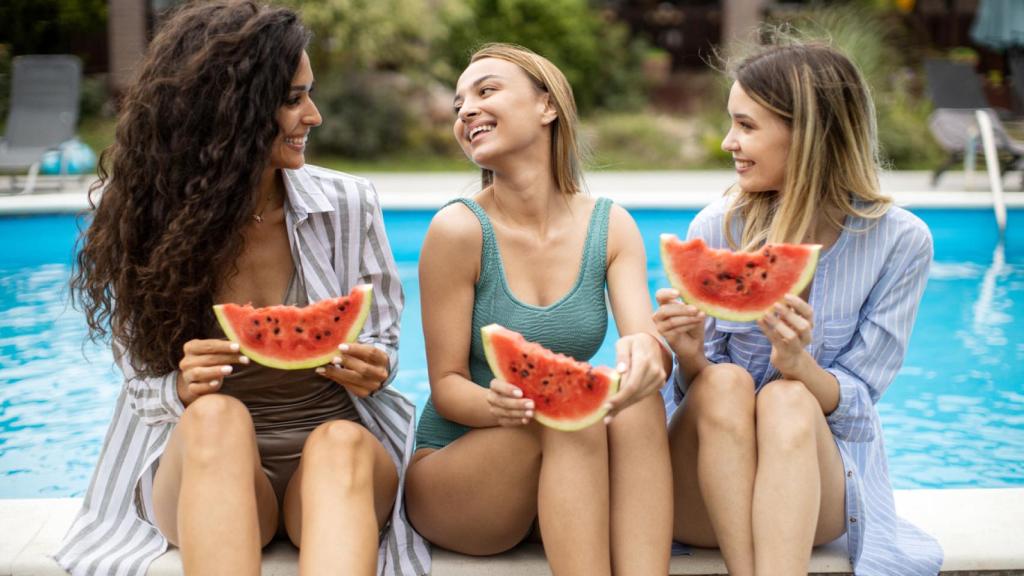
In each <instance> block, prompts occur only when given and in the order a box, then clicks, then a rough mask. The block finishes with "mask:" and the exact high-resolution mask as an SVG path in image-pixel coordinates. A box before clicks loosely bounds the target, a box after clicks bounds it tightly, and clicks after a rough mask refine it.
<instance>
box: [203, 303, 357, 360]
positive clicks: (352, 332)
mask: <svg viewBox="0 0 1024 576" xmlns="http://www.w3.org/2000/svg"><path fill="white" fill-rule="evenodd" d="M357 293H361V294H362V295H363V299H362V304H361V306H360V307H359V311H358V312H357V314H356V318H355V321H354V322H353V323H352V327H351V328H350V329H349V332H348V333H347V334H346V335H345V338H344V340H343V342H354V341H355V339H356V338H357V337H358V336H359V333H360V332H361V331H362V329H363V324H365V323H366V318H367V316H369V314H370V305H371V304H372V302H373V285H372V284H360V285H358V286H356V287H355V288H353V289H352V292H351V293H350V295H352V294H357ZM213 313H214V315H216V317H217V322H218V323H219V324H220V327H221V329H223V330H224V335H225V336H226V337H227V339H228V340H230V341H232V342H236V343H238V348H239V351H240V352H241V353H242V354H244V355H246V356H248V357H249V359H251V360H252V361H254V362H256V363H258V364H262V365H263V366H267V367H269V368H277V369H279V370H302V369H306V368H316V367H317V366H323V365H324V364H328V363H330V361H331V360H333V359H334V357H335V356H337V355H338V350H336V349H335V350H331V351H329V352H326V353H324V354H322V355H320V356H315V357H310V358H304V359H302V360H283V359H281V358H276V357H273V356H268V355H266V354H263V353H261V352H260V351H258V350H256V349H253V348H252V347H250V346H247V345H246V344H244V343H243V342H242V339H241V338H239V335H238V333H237V332H236V331H235V329H234V326H233V325H232V322H231V321H230V320H229V319H228V317H227V315H226V314H225V313H224V305H223V304H217V305H215V306H214V307H213Z"/></svg>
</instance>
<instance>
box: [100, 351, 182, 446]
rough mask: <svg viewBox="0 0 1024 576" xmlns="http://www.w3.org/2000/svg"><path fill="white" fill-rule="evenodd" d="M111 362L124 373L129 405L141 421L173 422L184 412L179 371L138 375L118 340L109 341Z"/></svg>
mask: <svg viewBox="0 0 1024 576" xmlns="http://www.w3.org/2000/svg"><path fill="white" fill-rule="evenodd" d="M112 348H113V353H114V361H115V362H116V363H117V366H118V368H120V369H121V373H122V374H124V387H125V390H126V391H127V392H128V405H129V407H130V408H131V410H132V412H134V413H135V415H136V416H138V417H139V419H140V420H142V423H143V424H146V425H147V426H153V425H155V424H173V423H175V422H177V421H178V419H179V418H181V414H182V413H183V412H184V411H185V405H184V404H182V402H181V398H180V397H179V396H178V386H177V381H178V372H177V371H173V372H170V373H169V374H163V375H161V376H154V377H143V376H140V375H139V374H138V373H137V372H136V370H135V367H134V366H132V362H131V358H129V356H128V351H127V350H126V349H125V347H124V345H123V344H122V343H121V341H119V340H117V339H116V338H115V339H114V341H113V343H112Z"/></svg>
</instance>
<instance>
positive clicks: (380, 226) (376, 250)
mask: <svg viewBox="0 0 1024 576" xmlns="http://www.w3.org/2000/svg"><path fill="white" fill-rule="evenodd" d="M364 199H365V204H364V207H365V210H366V211H367V214H366V229H365V230H364V233H363V243H362V254H360V259H359V275H360V278H359V282H358V283H359V284H364V283H367V284H372V285H373V303H372V305H371V308H370V316H369V317H368V318H367V321H366V326H365V327H364V328H363V332H362V334H360V336H359V341H360V342H363V343H366V344H370V345H372V346H375V347H377V348H379V349H381V350H383V351H384V353H385V354H387V357H388V362H387V372H388V375H387V378H386V379H385V380H384V383H383V384H384V385H387V384H388V383H390V382H391V381H392V380H394V378H395V373H396V372H397V370H398V336H399V320H400V319H401V316H402V306H403V303H404V301H405V296H404V294H403V293H402V283H401V281H399V279H398V269H397V267H396V266H395V258H394V256H393V255H392V253H391V245H390V244H389V243H388V237H387V234H386V233H385V231H384V217H383V214H381V210H380V204H379V202H378V200H377V194H376V192H374V191H373V188H372V186H370V190H369V192H367V193H366V194H365V196H364Z"/></svg>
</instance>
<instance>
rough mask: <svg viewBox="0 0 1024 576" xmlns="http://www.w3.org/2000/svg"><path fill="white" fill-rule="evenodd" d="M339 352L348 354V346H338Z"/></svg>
mask: <svg viewBox="0 0 1024 576" xmlns="http://www.w3.org/2000/svg"><path fill="white" fill-rule="evenodd" d="M338 350H341V351H342V352H348V344H338Z"/></svg>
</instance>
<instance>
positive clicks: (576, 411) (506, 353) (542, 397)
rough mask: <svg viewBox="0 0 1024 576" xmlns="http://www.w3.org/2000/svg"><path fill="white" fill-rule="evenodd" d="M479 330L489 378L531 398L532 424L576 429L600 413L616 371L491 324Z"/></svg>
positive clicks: (616, 381) (615, 380)
mask: <svg viewBox="0 0 1024 576" xmlns="http://www.w3.org/2000/svg"><path fill="white" fill-rule="evenodd" d="M480 331H481V333H482V334H483V341H484V353H485V354H486V355H487V363H488V364H489V365H490V367H491V371H492V372H494V376H495V377H496V378H499V379H501V380H504V381H506V382H508V383H510V384H512V385H514V386H516V387H518V388H519V389H520V390H522V391H523V398H528V399H530V400H533V404H534V411H533V412H534V418H536V420H537V421H538V422H540V423H541V424H544V425H546V426H550V427H551V428H556V429H559V430H580V429H583V428H586V427H587V426H590V425H591V424H593V423H595V422H597V421H598V420H600V419H601V418H603V417H604V415H605V413H606V412H607V410H606V409H605V408H604V406H605V403H606V402H607V401H608V398H610V397H611V396H612V395H613V394H615V391H616V390H618V388H619V374H618V372H615V371H614V370H611V369H609V368H605V367H597V368H595V367H592V366H591V365H590V364H587V363H586V362H577V361H576V360H573V359H572V358H570V357H568V356H565V355H563V354H556V353H554V352H552V351H550V350H548V349H547V348H545V347H543V346H541V345H540V344H536V343H534V342H529V341H527V340H526V339H525V338H523V336H522V335H521V334H519V333H518V332H513V331H512V330H509V329H507V328H504V327H502V326H499V325H497V324H491V325H489V326H484V327H483V328H481V329H480Z"/></svg>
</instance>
